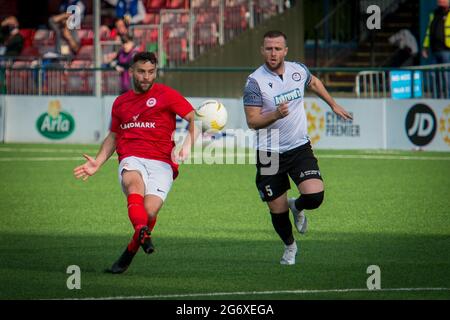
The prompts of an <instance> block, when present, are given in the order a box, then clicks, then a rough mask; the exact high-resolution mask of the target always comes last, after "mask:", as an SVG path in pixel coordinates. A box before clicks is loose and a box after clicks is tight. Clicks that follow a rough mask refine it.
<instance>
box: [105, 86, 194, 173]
mask: <svg viewBox="0 0 450 320" xmlns="http://www.w3.org/2000/svg"><path fill="white" fill-rule="evenodd" d="M192 110H194V109H193V107H192V105H191V104H190V103H189V102H188V101H187V100H186V99H185V98H184V97H183V96H182V95H181V94H180V93H178V92H177V91H176V90H174V89H172V88H169V87H168V86H165V85H163V84H159V83H154V84H153V85H152V87H151V88H150V89H149V90H148V91H147V92H145V93H141V94H138V93H135V92H134V91H133V90H130V91H127V92H125V93H124V94H122V95H120V96H119V97H117V98H116V100H115V101H114V103H113V106H112V110H111V128H110V130H111V131H112V132H114V133H116V152H117V154H118V155H119V161H121V160H122V159H123V158H126V157H130V156H135V157H140V158H145V159H152V160H159V161H164V162H167V163H168V164H170V165H171V166H172V169H173V178H174V179H175V178H176V176H177V175H178V164H176V163H174V162H173V161H172V150H173V148H174V147H175V142H174V141H173V139H172V135H173V133H174V131H175V129H176V115H179V116H180V117H182V118H184V117H185V116H186V115H187V114H188V113H189V112H191V111H192Z"/></svg>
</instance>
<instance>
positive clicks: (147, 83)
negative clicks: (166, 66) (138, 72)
mask: <svg viewBox="0 0 450 320" xmlns="http://www.w3.org/2000/svg"><path fill="white" fill-rule="evenodd" d="M133 84H134V90H135V91H136V92H138V93H144V92H147V91H148V90H149V89H150V88H151V87H152V85H153V81H139V80H137V79H135V78H133ZM143 85H144V86H145V88H144V87H143Z"/></svg>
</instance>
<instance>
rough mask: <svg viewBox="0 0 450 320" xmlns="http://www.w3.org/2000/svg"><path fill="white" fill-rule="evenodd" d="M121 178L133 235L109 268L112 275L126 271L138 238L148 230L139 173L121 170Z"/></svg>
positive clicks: (137, 246) (142, 182) (136, 246)
mask: <svg viewBox="0 0 450 320" xmlns="http://www.w3.org/2000/svg"><path fill="white" fill-rule="evenodd" d="M121 176H122V188H123V190H124V192H125V195H126V196H127V203H128V217H129V218H130V221H131V223H132V225H133V228H134V234H133V238H132V239H131V241H130V243H129V244H128V246H127V248H126V249H125V251H124V252H123V253H122V255H121V256H120V257H119V259H118V260H117V261H116V262H115V263H114V264H113V266H112V267H111V270H110V271H111V272H112V273H123V272H125V271H126V270H127V268H128V267H129V265H130V264H131V261H132V260H133V258H134V256H135V254H136V252H137V251H138V250H139V246H140V238H141V237H143V236H144V234H145V233H146V229H147V228H148V227H147V224H148V215H147V212H146V211H145V207H144V190H145V185H144V181H143V179H142V176H141V173H140V172H138V171H129V170H126V169H123V170H122V172H121Z"/></svg>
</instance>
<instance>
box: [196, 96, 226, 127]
mask: <svg viewBox="0 0 450 320" xmlns="http://www.w3.org/2000/svg"><path fill="white" fill-rule="evenodd" d="M195 115H196V116H197V119H198V120H201V122H202V130H203V131H209V132H219V131H220V130H222V129H223V128H224V127H225V125H226V124H227V119H228V113H227V109H226V108H225V106H224V105H223V104H222V103H220V102H219V101H217V100H206V101H203V102H202V103H201V104H200V106H199V107H198V108H197V110H195Z"/></svg>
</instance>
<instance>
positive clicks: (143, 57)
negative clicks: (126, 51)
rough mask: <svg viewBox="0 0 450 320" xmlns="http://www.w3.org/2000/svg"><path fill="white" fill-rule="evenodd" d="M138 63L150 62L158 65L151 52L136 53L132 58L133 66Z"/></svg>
mask: <svg viewBox="0 0 450 320" xmlns="http://www.w3.org/2000/svg"><path fill="white" fill-rule="evenodd" d="M138 61H144V62H146V61H150V62H151V63H152V64H158V59H157V58H156V55H155V54H154V53H153V52H138V53H136V54H135V55H134V57H133V64H135V63H136V62H138Z"/></svg>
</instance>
